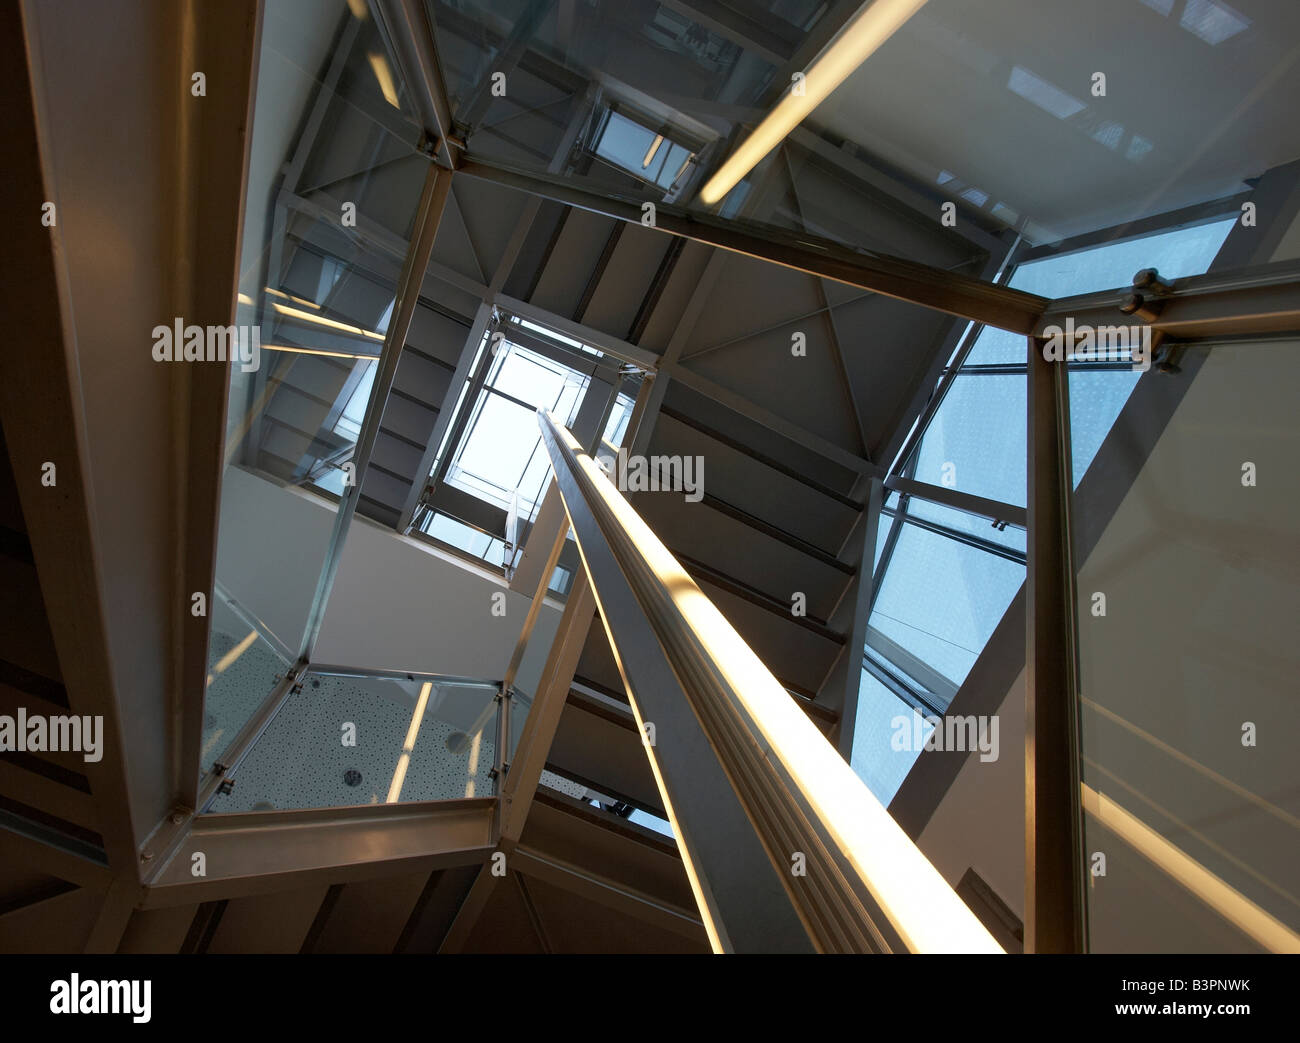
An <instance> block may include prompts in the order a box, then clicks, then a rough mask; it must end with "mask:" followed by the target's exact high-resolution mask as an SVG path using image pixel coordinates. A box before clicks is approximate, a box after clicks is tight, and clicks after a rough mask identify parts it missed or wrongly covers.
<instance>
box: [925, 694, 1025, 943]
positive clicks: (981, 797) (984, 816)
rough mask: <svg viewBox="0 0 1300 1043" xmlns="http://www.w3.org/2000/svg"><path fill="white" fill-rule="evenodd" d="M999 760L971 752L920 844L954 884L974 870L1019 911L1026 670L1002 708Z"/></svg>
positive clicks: (1022, 880)
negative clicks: (986, 758) (987, 759)
mask: <svg viewBox="0 0 1300 1043" xmlns="http://www.w3.org/2000/svg"><path fill="white" fill-rule="evenodd" d="M997 713H998V759H997V760H995V761H981V760H980V758H979V756H978V755H975V756H971V757H967V758H966V763H965V764H963V765H962V769H961V771H959V772H958V773H957V777H956V778H955V779H954V780H953V783H952V786H951V787H950V788H949V790H948V793H947V795H946V796H945V797H944V799H943V801H942V802H941V803H940V804H939V806H938V807H937V808H936V809H935V811H934V814H933V815H931V816H930V821H929V822H927V823H926V826H925V829H923V830H922V831H921V835H920V836H919V837H918V838H917V846H918V847H920V849H921V851H922V852H923V853H924V854H925V857H926V858H928V859H929V860H930V861H931V862H932V863H933V864H934V867H935V868H936V869H937V870H939V872H940V873H942V874H943V878H944V879H945V880H947V881H948V883H950V884H952V885H953V886H954V887H956V886H957V884H958V883H959V882H960V880H961V878H962V876H963V875H964V874H965V872H966V870H967V869H972V868H973V869H974V870H975V872H977V873H979V875H980V876H981V877H982V878H983V879H984V882H985V883H986V884H988V885H989V887H991V888H992V889H993V890H994V892H995V893H996V894H997V895H998V897H1000V898H1001V899H1002V900H1003V901H1004V902H1006V903H1007V905H1008V906H1010V907H1011V909H1012V910H1014V911H1015V914H1016V915H1017V916H1019V917H1020V918H1021V919H1024V905H1025V757H1024V750H1025V672H1024V671H1023V670H1022V671H1021V672H1020V676H1019V677H1017V678H1016V680H1015V682H1014V683H1013V684H1012V685H1011V689H1010V691H1008V692H1007V695H1006V698H1004V699H1003V700H1002V705H1001V706H999V707H998V710H997Z"/></svg>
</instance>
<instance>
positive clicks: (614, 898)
mask: <svg viewBox="0 0 1300 1043" xmlns="http://www.w3.org/2000/svg"><path fill="white" fill-rule="evenodd" d="M511 863H512V866H513V868H514V869H515V870H516V871H517V872H520V873H526V874H527V875H528V876H531V877H535V878H536V879H538V880H542V881H545V882H546V883H548V884H553V885H554V886H555V887H559V888H563V889H564V890H565V891H569V892H572V893H573V894H576V895H579V896H581V897H582V898H585V899H587V900H588V901H593V902H597V903H599V904H601V905H604V906H608V907H609V908H611V909H614V910H617V911H618V912H620V913H625V914H627V915H628V916H632V917H634V918H636V919H638V920H640V921H642V922H643V923H647V924H650V925H651V926H653V927H658V928H660V929H661V930H665V931H671V932H673V933H674V934H680V935H682V936H683V937H684V938H689V939H690V940H691V941H699V940H700V939H701V937H702V936H703V934H704V925H703V924H702V923H700V918H699V915H698V914H697V913H696V912H695V910H693V909H683V908H681V907H680V906H675V905H671V904H668V903H666V902H663V901H660V900H658V899H656V898H654V897H653V896H651V895H648V894H645V893H643V892H641V891H637V890H636V889H635V888H631V887H628V886H627V885H625V884H619V883H617V882H615V881H613V880H609V879H606V878H603V877H601V876H599V875H597V874H595V873H591V872H588V871H587V870H585V869H583V868H581V867H580V866H577V865H574V864H573V863H571V862H567V861H565V860H563V859H560V858H556V857H554V856H552V855H548V854H544V853H542V852H540V851H534V850H533V849H532V848H530V847H527V846H525V845H520V846H519V847H516V848H515V850H514V853H513V854H512V855H511Z"/></svg>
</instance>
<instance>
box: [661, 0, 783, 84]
mask: <svg viewBox="0 0 1300 1043" xmlns="http://www.w3.org/2000/svg"><path fill="white" fill-rule="evenodd" d="M663 5H664V6H665V7H667V8H670V9H671V10H674V11H676V12H677V13H678V14H680V15H683V16H685V17H686V18H689V19H690V20H691V21H692V22H695V23H696V24H698V25H702V26H704V28H706V29H709V30H710V31H712V32H715V33H717V34H718V35H719V36H721V37H723V38H725V39H727V40H730V41H731V42H732V43H736V44H739V45H740V46H741V47H743V48H744V49H745V50H746V51H747V52H748V53H749V54H752V55H755V56H756V57H759V58H762V59H763V61H765V62H767V63H768V64H769V65H773V66H776V67H777V68H778V69H779V68H780V67H781V66H782V65H784V64H785V63H786V62H788V61H790V59H791V58H792V57H794V52H795V42H796V41H795V37H801V36H802V33H800V32H799V30H798V29H796V28H795V27H794V26H793V25H791V24H790V23H789V22H782V21H781V19H779V18H777V17H776V16H768V17H767V18H762V17H760V14H761V13H762V12H761V10H760V11H755V12H754V13H753V14H746V13H742V12H740V11H737V10H736V9H735V8H733V7H729V6H727V5H726V4H724V3H721V2H720V0H663Z"/></svg>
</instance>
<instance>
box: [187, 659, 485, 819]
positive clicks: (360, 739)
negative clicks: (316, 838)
mask: <svg viewBox="0 0 1300 1043" xmlns="http://www.w3.org/2000/svg"><path fill="white" fill-rule="evenodd" d="M496 695H497V685H496V684H495V683H493V682H487V681H483V682H479V681H464V680H436V679H431V678H422V677H420V676H419V675H410V676H407V677H372V676H360V675H351V676H342V675H337V674H320V673H315V672H308V673H307V674H306V675H305V676H304V677H303V679H302V682H301V685H300V686H299V687H298V688H297V689H296V690H295V691H294V692H292V693H291V694H290V695H289V696H288V697H287V699H286V700H285V703H284V705H283V706H282V707H281V708H280V710H279V712H278V713H277V714H276V715H275V717H274V718H273V719H272V721H271V723H270V724H269V725H268V726H267V728H266V730H265V732H263V734H262V735H261V737H260V738H259V739H258V740H257V742H256V743H255V744H254V745H253V747H252V749H251V750H250V751H249V752H248V754H247V755H246V756H245V757H244V759H243V760H242V761H241V762H240V763H239V765H238V766H237V767H236V770H235V771H233V772H232V773H231V776H230V777H232V778H233V780H234V786H233V788H232V790H231V792H230V793H228V794H220V795H218V796H217V797H216V798H215V800H214V801H213V803H212V805H211V806H210V807H209V808H208V810H209V811H213V812H234V811H269V810H276V809H281V810H282V809H290V808H320V807H342V806H351V805H358V804H393V803H398V802H406V801H425V800H455V799H458V798H463V797H490V796H492V795H493V794H494V793H495V784H494V778H493V769H494V767H495V766H496V735H497V731H496V729H497V723H496V718H497V700H496Z"/></svg>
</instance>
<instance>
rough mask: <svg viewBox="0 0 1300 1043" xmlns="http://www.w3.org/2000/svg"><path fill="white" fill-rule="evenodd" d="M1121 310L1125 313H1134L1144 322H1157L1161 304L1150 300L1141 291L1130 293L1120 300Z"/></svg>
mask: <svg viewBox="0 0 1300 1043" xmlns="http://www.w3.org/2000/svg"><path fill="white" fill-rule="evenodd" d="M1119 310H1120V311H1121V312H1123V313H1124V314H1125V315H1133V316H1136V317H1137V318H1139V319H1141V320H1143V321H1144V322H1155V320H1156V319H1157V318H1158V317H1159V315H1160V305H1159V304H1158V303H1157V302H1153V301H1148V300H1147V299H1146V298H1145V297H1143V296H1142V294H1140V293H1130V294H1128V295H1127V296H1126V297H1125V298H1124V299H1123V300H1122V301H1120V302H1119Z"/></svg>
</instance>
